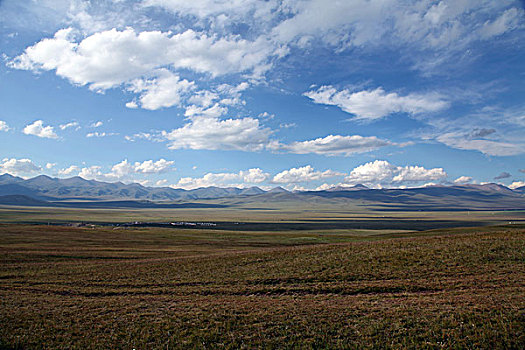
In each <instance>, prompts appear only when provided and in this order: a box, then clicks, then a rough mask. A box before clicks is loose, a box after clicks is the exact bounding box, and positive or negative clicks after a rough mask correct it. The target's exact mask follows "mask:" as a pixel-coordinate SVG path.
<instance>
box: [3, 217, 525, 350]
mask: <svg viewBox="0 0 525 350" xmlns="http://www.w3.org/2000/svg"><path fill="white" fill-rule="evenodd" d="M55 214H56V213H55ZM55 214H50V213H48V214H47V215H55ZM150 215H151V213H150ZM321 215H323V214H321ZM332 215H333V214H332ZM361 215H363V214H361ZM399 215H401V214H399ZM432 215H433V214H432ZM432 215H431V216H432ZM440 215H445V216H446V215H447V214H440ZM483 215H487V216H490V214H487V213H485V214H483ZM497 215H501V216H502V217H503V216H504V215H507V214H505V213H503V214H501V213H500V214H497ZM42 217H44V214H42ZM156 217H158V216H156ZM201 217H202V213H201ZM489 218H490V217H489ZM5 219H6V216H4V221H5ZM257 219H258V220H260V219H261V218H260V217H257ZM433 219H435V217H434V216H433ZM505 219H506V218H505ZM7 221H9V220H7ZM0 252H1V259H0V300H1V301H0V325H1V326H0V344H1V346H0V347H2V348H8V349H9V348H50V349H51V348H53V349H56V348H77V349H80V348H82V349H86V348H87V349H101V348H122V349H132V348H135V349H153V348H156V349H166V348H170V349H171V348H173V349H183V348H201V349H204V348H230V349H233V348H428V349H441V348H453V349H464V348H472V349H474V348H485V349H512V348H514V349H521V348H524V347H525V333H524V330H525V327H524V326H525V285H524V282H523V281H524V280H525V226H523V225H507V226H487V227H483V228H456V229H441V230H431V231H421V232H408V231H394V230H392V231H388V230H383V231H371V230H328V231H326V232H320V231H315V230H314V231H309V230H303V231H275V232H242V231H224V230H223V231H216V230H190V229H161V228H128V229H122V228H120V229H115V228H110V227H95V228H73V227H62V226H45V225H18V224H1V225H0Z"/></svg>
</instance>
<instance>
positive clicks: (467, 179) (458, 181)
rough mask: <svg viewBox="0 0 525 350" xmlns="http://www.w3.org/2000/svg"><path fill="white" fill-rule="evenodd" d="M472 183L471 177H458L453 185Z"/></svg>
mask: <svg viewBox="0 0 525 350" xmlns="http://www.w3.org/2000/svg"><path fill="white" fill-rule="evenodd" d="M470 182H472V177H470V176H460V177H458V178H457V179H455V180H454V183H455V184H458V185H463V184H467V183H470Z"/></svg>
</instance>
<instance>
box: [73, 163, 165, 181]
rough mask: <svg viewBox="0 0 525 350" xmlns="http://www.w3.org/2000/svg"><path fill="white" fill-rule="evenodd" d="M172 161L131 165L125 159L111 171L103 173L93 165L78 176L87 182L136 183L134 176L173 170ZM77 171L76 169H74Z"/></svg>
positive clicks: (99, 167) (81, 171)
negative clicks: (131, 181) (130, 181)
mask: <svg viewBox="0 0 525 350" xmlns="http://www.w3.org/2000/svg"><path fill="white" fill-rule="evenodd" d="M173 164H174V161H168V160H165V159H162V158H161V159H159V160H158V161H153V160H146V161H144V162H135V163H131V162H129V161H128V160H127V159H125V160H123V161H122V162H120V163H117V164H115V165H113V166H112V167H111V171H109V172H103V171H102V167H101V166H98V165H93V166H90V167H84V168H82V169H80V173H79V176H80V177H83V178H84V179H87V180H98V181H110V182H111V181H129V180H133V181H137V179H135V178H134V176H135V175H141V174H162V173H166V172H168V171H170V170H172V169H173ZM76 170H78V169H76Z"/></svg>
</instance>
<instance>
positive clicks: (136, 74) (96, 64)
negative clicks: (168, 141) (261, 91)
mask: <svg viewBox="0 0 525 350" xmlns="http://www.w3.org/2000/svg"><path fill="white" fill-rule="evenodd" d="M74 34H75V33H74V31H73V29H71V28H68V29H62V30H59V31H58V32H56V33H55V35H54V37H53V38H47V39H43V40H41V41H40V42H38V43H36V44H35V45H33V46H30V47H28V48H26V50H25V51H24V53H23V54H21V55H19V56H18V57H16V58H15V59H14V60H12V61H11V63H10V66H11V67H13V68H16V69H26V70H55V71H56V74H57V75H58V76H61V77H63V78H66V79H68V80H69V81H71V82H72V83H73V84H77V85H88V86H89V87H90V89H92V90H105V89H109V88H112V87H116V86H119V85H121V84H123V83H126V82H131V81H133V80H134V79H137V78H141V77H143V76H148V75H150V76H151V75H152V74H153V75H154V74H161V72H164V70H161V71H157V70H158V69H161V68H163V67H172V68H174V69H189V70H192V71H195V72H198V73H207V74H210V75H212V76H219V75H224V74H228V73H241V72H248V71H252V72H255V71H257V70H258V69H260V68H261V67H262V66H265V64H266V61H267V59H268V58H269V57H270V56H271V55H273V49H272V46H271V45H269V43H268V41H267V39H264V38H259V39H256V40H255V41H248V40H245V39H242V38H240V37H238V36H229V37H223V38H217V37H215V36H208V35H207V34H205V33H199V32H195V31H194V30H191V29H188V30H187V31H185V32H182V33H176V34H173V33H171V32H160V31H144V32H139V33H137V32H135V30H134V29H132V28H126V29H125V30H122V31H121V30H117V29H112V30H107V31H102V32H98V33H95V34H92V35H90V36H88V37H86V38H84V39H83V40H81V41H79V42H76V41H75V35H74ZM161 75H162V74H161ZM172 80H173V77H172V78H171V80H167V81H164V82H160V83H165V84H166V85H167V86H172V85H173V81H172ZM158 84H159V81H157V82H156V85H155V86H157V87H158V86H159V85H158ZM158 94H159V92H158V91H157V95H158ZM152 99H153V98H152ZM150 103H152V104H154V103H158V102H150ZM163 103H167V102H166V101H163ZM146 104H148V102H146Z"/></svg>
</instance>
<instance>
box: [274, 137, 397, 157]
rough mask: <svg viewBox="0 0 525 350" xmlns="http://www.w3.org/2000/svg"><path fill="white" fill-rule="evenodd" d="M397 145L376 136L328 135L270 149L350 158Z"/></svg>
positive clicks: (279, 144) (276, 144)
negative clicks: (352, 155)
mask: <svg viewBox="0 0 525 350" xmlns="http://www.w3.org/2000/svg"><path fill="white" fill-rule="evenodd" d="M391 145H396V144H395V143H392V142H390V141H386V140H381V139H378V138H377V137H375V136H360V135H352V136H341V135H328V136H326V137H323V138H317V139H314V140H308V141H296V142H292V143H290V144H282V143H279V142H272V143H271V144H270V145H269V146H268V148H270V149H271V150H273V151H284V152H289V153H296V154H308V153H315V154H322V155H328V156H336V155H343V156H349V155H351V154H353V153H363V152H369V151H372V150H375V149H378V148H381V147H385V146H391Z"/></svg>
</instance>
